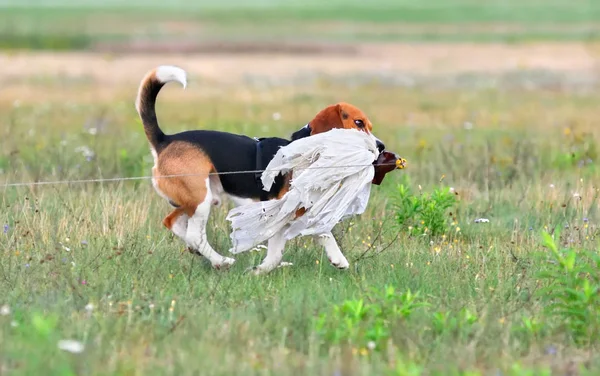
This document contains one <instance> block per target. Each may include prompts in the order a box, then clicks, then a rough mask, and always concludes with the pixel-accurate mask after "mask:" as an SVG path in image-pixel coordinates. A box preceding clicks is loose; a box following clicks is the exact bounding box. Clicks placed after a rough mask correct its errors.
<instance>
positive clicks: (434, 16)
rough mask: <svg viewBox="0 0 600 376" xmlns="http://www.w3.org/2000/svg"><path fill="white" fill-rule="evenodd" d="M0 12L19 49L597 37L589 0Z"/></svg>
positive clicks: (1, 36) (47, 4) (0, 39)
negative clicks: (133, 42) (146, 42)
mask: <svg viewBox="0 0 600 376" xmlns="http://www.w3.org/2000/svg"><path fill="white" fill-rule="evenodd" d="M1 9H2V11H1V12H0V25H4V26H2V27H0V47H3V48H27V49H53V48H60V49H64V48H66V47H69V48H71V49H88V48H93V47H94V46H95V45H96V43H100V42H115V41H121V42H123V41H130V40H133V39H135V40H138V39H140V38H142V39H146V40H151V41H160V40H163V41H164V40H171V41H179V42H181V41H187V42H191V43H198V42H202V41H207V40H208V41H232V40H258V41H264V40H271V41H272V40H275V41H286V42H290V41H314V40H319V41H331V42H349V43H352V42H357V41H376V42H385V41H501V42H515V41H528V40H596V39H598V35H599V33H600V30H599V29H598V27H597V26H596V24H597V22H598V21H599V20H600V3H598V2H597V1H577V2H571V1H566V0H553V1H549V2H548V1H536V0H529V1H524V2H523V1H516V0H515V1H486V2H477V1H467V0H447V1H442V0H437V1H434V2H427V3H423V2H414V1H389V0H377V1H375V2H369V3H365V2H360V1H354V0H353V1H350V2H344V1H334V2H327V3H322V2H318V1H316V0H311V1H302V2H283V1H261V2H249V1H231V0H229V1H225V2H214V1H213V2H204V1H203V2H195V3H191V4H185V5H184V4H183V3H181V2H173V3H170V2H169V4H165V3H164V2H157V1H153V2H149V3H148V2H143V3H142V2H127V5H123V4H120V3H117V2H112V3H111V2H108V3H106V2H104V3H103V4H102V5H98V4H96V3H86V2H83V1H43V2H29V3H27V4H25V5H22V4H17V3H11V2H8V3H5V4H4V6H3V7H2V8H1ZM177 23H178V24H179V26H178V27H174V26H173V25H174V24H177ZM439 26H442V28H439ZM473 26H474V28H473ZM415 28H416V29H415ZM46 38H47V39H48V41H47V42H45V43H44V40H45V39H46ZM57 39H59V40H61V42H60V43H58V42H57V41H56V40H57Z"/></svg>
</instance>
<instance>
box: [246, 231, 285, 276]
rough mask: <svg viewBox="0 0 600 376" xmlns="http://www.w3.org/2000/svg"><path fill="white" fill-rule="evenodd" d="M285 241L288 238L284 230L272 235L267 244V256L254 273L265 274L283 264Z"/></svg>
mask: <svg viewBox="0 0 600 376" xmlns="http://www.w3.org/2000/svg"><path fill="white" fill-rule="evenodd" d="M285 243H286V240H285V237H284V236H283V232H279V233H277V234H275V235H274V236H273V237H271V238H270V239H269V243H268V245H267V256H266V257H265V258H264V260H263V261H262V263H261V264H260V265H258V266H257V267H255V268H254V269H253V271H254V274H265V273H268V272H270V271H271V270H273V269H275V268H276V267H278V266H280V265H281V264H282V263H281V260H282V259H283V249H284V248H285ZM284 265H285V264H284Z"/></svg>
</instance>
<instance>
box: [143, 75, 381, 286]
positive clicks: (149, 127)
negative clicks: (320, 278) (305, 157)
mask: <svg viewBox="0 0 600 376" xmlns="http://www.w3.org/2000/svg"><path fill="white" fill-rule="evenodd" d="M168 82H179V83H180V84H181V85H182V86H183V87H184V88H185V87H186V84H187V75H186V72H185V71H184V70H183V69H181V68H179V67H176V66H170V65H162V66H159V67H157V68H155V69H152V70H151V71H149V72H148V73H147V74H146V75H145V77H144V78H143V79H142V81H141V83H140V86H139V90H138V94H137V98H136V102H135V107H136V110H137V112H138V115H139V117H140V119H141V121H142V124H143V126H144V132H145V133H146V137H147V138H148V142H149V143H150V151H151V153H152V156H153V157H154V167H153V168H152V176H153V179H152V184H153V186H154V189H155V190H156V192H157V193H158V194H159V195H160V196H162V197H163V198H165V199H166V200H167V201H168V203H169V204H170V205H171V206H172V207H173V208H174V209H173V211H172V212H171V213H170V214H169V215H167V216H166V217H165V218H164V220H163V224H164V226H165V227H167V228H168V229H169V230H171V231H172V232H173V234H174V235H176V236H177V237H179V238H180V239H182V240H183V241H184V242H185V243H186V244H187V246H188V248H189V249H190V251H192V252H193V253H197V254H200V255H202V256H204V257H205V258H206V259H207V260H208V261H209V262H210V263H211V264H212V266H213V267H214V268H216V269H221V268H228V267H229V266H231V265H232V264H233V263H234V262H235V260H234V259H233V258H230V257H225V256H222V255H221V254H219V253H218V252H216V251H215V250H214V249H213V248H212V247H211V245H210V244H209V242H208V240H207V236H206V223H207V221H208V218H209V214H210V210H211V207H212V206H213V205H220V203H221V198H222V197H228V198H230V199H231V201H233V203H234V205H236V206H239V205H243V204H245V203H249V202H255V201H265V200H272V199H279V198H281V197H282V196H283V195H284V194H285V193H286V192H287V191H288V189H289V184H290V180H291V173H288V174H286V175H285V176H284V175H280V176H278V178H277V179H276V181H275V184H273V187H272V188H271V190H270V191H268V192H266V191H264V190H263V187H262V184H261V181H260V172H257V171H260V170H263V169H264V168H265V167H266V166H267V165H268V164H269V162H270V161H271V159H272V158H273V157H274V156H275V154H276V153H277V150H278V149H279V148H280V147H282V146H285V145H288V144H289V143H290V142H294V141H295V140H298V139H300V138H304V137H310V136H312V135H315V134H318V133H322V132H327V131H329V130H331V129H333V128H347V129H349V128H353V129H357V130H360V131H363V132H366V133H367V134H369V135H371V137H373V138H374V140H375V142H376V144H377V148H378V149H379V151H380V152H382V151H383V150H384V149H385V145H384V144H383V143H382V142H381V141H380V140H379V139H377V137H375V136H374V135H373V125H372V123H371V121H370V120H369V119H368V117H367V116H366V115H365V114H364V113H363V112H362V111H361V110H360V109H358V108H357V107H355V106H353V105H351V104H348V103H337V104H335V105H330V106H328V107H326V108H325V109H323V110H321V111H320V112H319V113H318V114H317V115H316V116H315V117H314V119H313V120H311V121H310V122H309V123H308V124H306V125H305V126H304V127H302V128H301V129H299V130H298V131H296V132H294V133H293V134H292V136H291V139H290V140H286V139H283V138H278V137H269V138H260V139H256V138H251V137H248V136H245V135H238V134H232V133H228V132H221V131H216V130H191V131H185V132H181V133H177V134H172V135H167V134H165V133H163V131H162V130H161V128H160V126H159V124H158V120H157V117H156V111H155V104H156V98H157V96H158V93H159V91H160V90H161V88H162V87H163V86H164V85H165V84H167V83H168ZM239 171H249V172H248V173H238V172H239ZM173 175H174V176H173ZM169 176H172V177H169ZM302 214H303V212H302V209H300V210H299V211H298V212H297V214H296V215H298V216H300V215H302ZM315 238H316V240H317V242H318V244H320V245H321V246H323V247H324V248H325V252H326V253H327V257H328V259H329V261H330V263H331V264H332V265H333V266H335V267H336V268H339V269H346V268H348V267H349V263H348V260H347V259H346V257H344V255H343V254H342V252H341V251H340V248H339V246H338V244H337V242H336V241H335V239H334V237H333V235H332V234H331V233H326V234H320V235H318V236H316V237H315ZM285 243H286V240H285V239H284V237H283V236H282V235H281V234H275V235H274V236H273V237H272V238H270V239H269V240H268V244H267V254H266V256H265V258H264V259H263V261H262V262H261V263H260V265H258V266H257V267H255V268H253V270H254V272H255V273H256V274H261V273H266V272H269V271H271V270H273V269H274V268H276V267H278V266H279V265H280V264H281V261H282V259H283V250H284V246H285Z"/></svg>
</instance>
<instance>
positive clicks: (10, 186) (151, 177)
mask: <svg viewBox="0 0 600 376" xmlns="http://www.w3.org/2000/svg"><path fill="white" fill-rule="evenodd" d="M395 165H396V163H395V162H394V163H380V164H368V165H345V166H321V167H305V168H296V169H295V170H296V171H297V170H325V169H330V168H348V167H368V166H395ZM271 171H274V172H279V171H282V170H246V171H224V172H210V173H209V174H208V175H236V174H256V173H259V172H261V173H262V172H271ZM204 175H205V174H177V175H161V176H133V177H129V178H98V179H81V180H54V181H36V182H20V183H8V184H2V185H0V188H14V187H24V186H30V185H34V186H36V185H59V184H85V183H110V182H120V181H131V180H147V179H153V178H156V179H169V178H176V177H184V176H204Z"/></svg>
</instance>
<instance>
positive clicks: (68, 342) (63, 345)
mask: <svg viewBox="0 0 600 376" xmlns="http://www.w3.org/2000/svg"><path fill="white" fill-rule="evenodd" d="M58 348H59V349H61V350H64V351H68V352H70V353H72V354H81V353H82V352H83V350H85V346H84V345H83V343H81V342H79V341H76V340H74V339H63V340H61V341H58Z"/></svg>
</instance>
